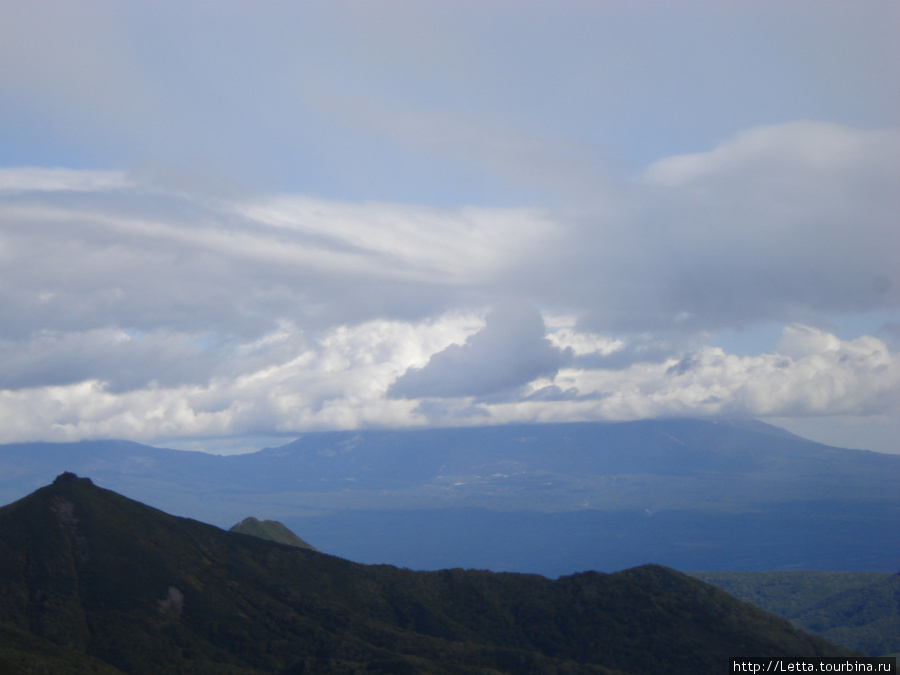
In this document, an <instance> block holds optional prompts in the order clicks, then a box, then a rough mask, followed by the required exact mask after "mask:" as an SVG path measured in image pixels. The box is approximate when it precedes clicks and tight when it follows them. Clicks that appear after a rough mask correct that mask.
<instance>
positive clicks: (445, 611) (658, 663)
mask: <svg viewBox="0 0 900 675" xmlns="http://www.w3.org/2000/svg"><path fill="white" fill-rule="evenodd" d="M0 634H2V640H0V669H2V671H3V672H4V673H9V674H16V673H26V672H39V671H40V672H53V673H57V674H60V675H65V674H66V673H75V672H78V673H84V672H93V673H111V674H114V673H131V674H134V675H143V674H145V673H146V674H147V675H150V674H153V675H157V674H159V673H209V674H213V673H215V674H216V675H221V674H223V673H224V674H226V675H228V674H237V673H241V674H253V673H259V674H262V673H271V674H280V675H288V674H294V673H363V672H365V673H379V672H380V673H485V674H486V673H496V672H508V673H626V674H631V675H642V674H644V673H647V674H649V673H654V674H655V673H660V672H666V673H676V674H677V673H691V674H700V675H702V674H704V673H710V674H712V673H721V672H723V670H724V669H725V668H726V667H727V664H728V659H729V658H731V657H741V656H750V655H756V656H758V655H771V656H779V655H784V656H793V657H801V656H846V655H849V654H850V652H848V651H846V650H844V649H842V648H839V647H836V646H835V645H832V644H830V643H828V642H826V641H824V640H822V639H820V638H816V637H812V636H809V635H806V634H804V633H802V632H800V631H798V630H795V629H794V628H792V627H791V625H790V624H789V623H787V622H786V621H784V620H782V619H779V618H777V617H775V616H774V615H772V614H768V613H766V612H764V611H762V610H759V609H757V608H756V607H753V606H752V605H748V604H746V603H742V602H740V601H738V600H735V599H734V598H732V597H731V596H728V595H727V594H725V593H724V592H722V591H719V590H718V589H716V588H714V587H713V586H710V585H707V584H704V583H702V582H700V581H698V580H696V579H693V578H690V577H688V576H686V575H683V574H680V573H678V572H675V571H673V570H671V569H668V568H665V567H661V566H656V565H647V566H643V567H639V568H634V569H629V570H625V571H623V572H618V573H615V574H601V573H597V572H586V573H580V574H575V575H571V576H566V577H562V578H560V579H557V580H550V579H547V578H545V577H541V576H537V575H525V574H512V573H493V572H485V571H476V570H468V571H466V570H461V569H451V570H441V571H435V572H413V571H410V570H406V569H398V568H395V567H391V566H386V565H380V566H371V565H361V564H358V563H352V562H349V561H346V560H343V559H340V558H336V557H334V556H330V555H327V554H324V553H320V552H317V551H312V550H308V549H301V548H296V547H292V546H286V545H283V544H278V543H276V542H271V541H266V540H263V539H259V538H257V537H249V536H246V535H241V534H237V533H232V532H227V531H224V530H221V529H219V528H217V527H214V526H211V525H207V524H204V523H201V522H198V521H195V520H191V519H188V518H180V517H175V516H171V515H168V514H166V513H164V512H162V511H159V510H157V509H154V508H151V507H148V506H145V505H144V504H141V503H139V502H136V501H133V500H131V499H128V498H126V497H123V496H121V495H119V494H117V493H115V492H112V491H109V490H105V489H102V488H100V487H97V486H96V485H94V484H93V483H92V482H91V480H89V479H87V478H78V477H77V476H75V475H74V474H71V473H66V474H63V475H61V476H59V477H58V478H57V479H56V480H55V481H54V483H53V484H52V485H49V486H46V487H44V488H41V489H39V490H37V491H36V492H34V493H32V494H31V495H28V496H27V497H25V498H23V499H21V500H19V501H17V502H15V503H13V504H10V505H8V506H5V507H3V508H0ZM41 669H43V670H41Z"/></svg>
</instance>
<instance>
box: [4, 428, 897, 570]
mask: <svg viewBox="0 0 900 675" xmlns="http://www.w3.org/2000/svg"><path fill="white" fill-rule="evenodd" d="M65 470H71V471H75V472H76V473H80V474H86V475H91V476H93V477H94V478H95V479H96V480H98V481H99V482H102V483H103V484H104V485H108V486H110V487H111V488H113V489H116V490H118V491H120V492H125V493H127V494H129V495H132V496H134V497H135V498H137V499H140V500H141V501H144V502H146V503H150V504H153V505H154V506H157V507H160V508H163V509H165V510H167V511H170V512H175V513H183V514H185V515H188V516H191V517H194V518H197V519H199V520H203V521H205V522H211V523H214V524H216V525H220V526H223V527H227V526H230V525H231V524H233V523H235V522H237V521H239V520H241V519H242V518H244V517H245V516H246V515H247V514H248V513H254V514H257V515H259V516H260V517H261V518H263V519H273V520H278V521H280V522H282V523H284V524H285V525H286V526H287V527H289V528H290V529H292V530H294V531H296V532H301V533H302V534H303V538H304V539H305V540H306V541H308V542H310V543H311V544H312V545H314V546H316V547H317V548H319V549H322V550H328V551H331V552H333V553H336V554H338V555H341V556H343V557H348V558H351V559H355V560H360V561H364V562H387V563H393V564H399V565H402V566H407V567H416V568H419V569H438V568H441V567H451V566H464V567H484V568H489V569H494V570H515V571H528V572H540V573H542V574H547V575H551V576H556V575H559V574H567V573H571V572H574V571H578V570H583V569H600V570H616V569H622V568H623V567H629V566H633V565H637V564H641V563H642V562H644V561H646V560H649V559H653V560H657V561H659V562H662V563H664V564H666V565H669V566H671V567H676V568H679V569H719V570H754V569H755V570H766V569H768V570H771V569H776V570H777V569H843V570H879V571H896V569H897V566H898V562H900V533H898V530H897V528H896V523H897V522H900V491H898V489H897V486H898V485H900V455H897V456H895V455H885V454H879V453H873V452H866V451H859V450H846V449H841V448H832V447H829V446H825V445H821V444H819V443H814V442H811V441H807V440H804V439H801V438H798V437H797V436H793V435H791V434H789V433H787V432H785V431H783V430H781V429H778V428H776V427H772V426H770V425H766V424H763V423H760V422H754V421H739V420H732V421H724V420H723V421H718V422H714V421H708V420H691V419H675V420H653V421H641V422H625V423H615V424H603V423H570V424H539V425H510V426H495V427H476V428H455V429H405V430H384V429H382V430H374V429H373V430H364V431H347V432H320V433H310V434H305V435H303V436H302V437H300V438H299V439H297V440H296V441H293V442H291V443H288V444H287V445H284V446H281V447H278V448H266V449H263V450H260V451H258V452H254V453H250V454H246V455H239V456H230V457H218V456H212V455H208V454H204V453H198V452H181V451H175V450H165V449H157V448H150V447H148V446H141V445H138V444H134V443H126V442H121V441H102V442H83V443H71V444H18V445H6V446H0V499H3V500H8V501H11V500H12V499H16V498H19V497H21V496H23V495H25V494H27V493H28V492H29V491H30V490H33V489H36V488H37V487H39V486H40V485H44V484H46V483H47V482H49V481H50V480H52V478H53V476H55V475H57V474H59V473H60V472H62V471H65ZM375 532H377V533H378V535H377V536H373V534H372V533H375Z"/></svg>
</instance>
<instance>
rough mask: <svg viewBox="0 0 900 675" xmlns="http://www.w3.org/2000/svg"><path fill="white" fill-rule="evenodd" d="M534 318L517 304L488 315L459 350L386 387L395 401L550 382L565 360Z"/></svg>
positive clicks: (446, 351) (538, 317)
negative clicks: (539, 381)
mask: <svg viewBox="0 0 900 675" xmlns="http://www.w3.org/2000/svg"><path fill="white" fill-rule="evenodd" d="M544 330H545V329H544V320H543V318H542V317H541V315H540V313H539V312H537V311H536V310H534V309H533V308H531V307H528V306H526V305H521V304H503V305H499V306H498V307H496V308H495V309H494V310H492V311H491V312H490V313H489V314H488V315H487V317H486V319H485V326H484V328H483V329H482V330H480V331H479V332H477V333H475V334H474V335H472V336H471V337H469V338H468V339H467V340H466V342H465V344H463V345H458V344H454V345H450V346H449V347H447V348H446V349H444V350H443V351H441V352H438V353H437V354H434V355H433V356H432V357H431V359H430V360H429V361H428V363H427V364H426V365H425V366H423V367H422V368H411V369H409V370H408V371H406V372H405V373H404V374H403V375H402V376H401V377H400V378H398V379H397V381H396V382H394V384H393V385H391V388H390V389H389V391H388V393H389V395H391V396H394V397H398V398H453V397H459V396H487V395H490V394H496V393H498V392H503V391H507V390H511V389H514V388H517V387H520V386H521V385H523V384H527V383H528V382H531V381H532V380H534V379H536V378H538V377H550V378H552V377H553V376H554V375H556V372H557V371H558V370H559V368H560V367H561V366H562V365H563V363H564V362H565V361H566V360H567V358H568V357H569V356H570V355H571V353H570V352H564V351H561V350H559V349H558V348H557V347H555V346H554V345H553V344H552V343H551V342H550V341H549V340H548V339H547V338H546V337H545V335H544Z"/></svg>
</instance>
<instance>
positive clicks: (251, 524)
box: [228, 516, 315, 550]
mask: <svg viewBox="0 0 900 675" xmlns="http://www.w3.org/2000/svg"><path fill="white" fill-rule="evenodd" d="M228 531H229V532H237V533H238V534H247V535H250V536H251V537H259V538H260V539H266V540H268V541H274V542H277V543H279V544H287V545H288V546H296V547H297V548H308V549H312V550H315V547H314V546H310V545H309V544H307V543H306V542H305V541H303V540H302V539H301V538H300V537H298V536H297V535H296V534H294V533H293V532H291V531H290V530H289V529H288V528H287V527H285V525H284V524H283V523H279V522H278V521H277V520H259V519H257V518H254V517H253V516H250V517H248V518H244V519H243V520H242V521H241V522H239V523H238V524H237V525H234V526H232V527H231V528H230V529H229V530H228Z"/></svg>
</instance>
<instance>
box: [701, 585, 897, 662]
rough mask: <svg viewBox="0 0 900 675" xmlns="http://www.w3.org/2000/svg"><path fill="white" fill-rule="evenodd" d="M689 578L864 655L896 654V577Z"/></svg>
mask: <svg viewBox="0 0 900 675" xmlns="http://www.w3.org/2000/svg"><path fill="white" fill-rule="evenodd" d="M692 576H694V577H696V578H698V579H701V580H702V581H705V582H707V583H710V584H713V585H715V586H717V587H719V588H721V589H722V590H724V591H726V592H728V593H730V594H731V595H733V596H735V597H736V598H739V599H741V600H744V601H746V602H751V603H753V604H754V605H756V606H757V607H761V608H762V609H765V610H767V611H769V612H772V613H774V614H777V615H778V616H780V617H782V618H785V619H788V620H789V621H791V622H792V623H793V624H794V625H795V626H798V627H799V628H802V629H803V630H806V631H808V632H811V633H815V634H817V635H821V636H822V637H824V638H826V639H828V640H831V641H832V642H834V643H835V644H839V645H842V646H844V647H847V648H848V649H853V650H854V651H858V652H860V653H862V654H866V655H868V656H880V655H884V654H896V653H898V652H900V574H885V573H880V572H830V571H827V572H826V571H791V572H696V573H693V574H692Z"/></svg>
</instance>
